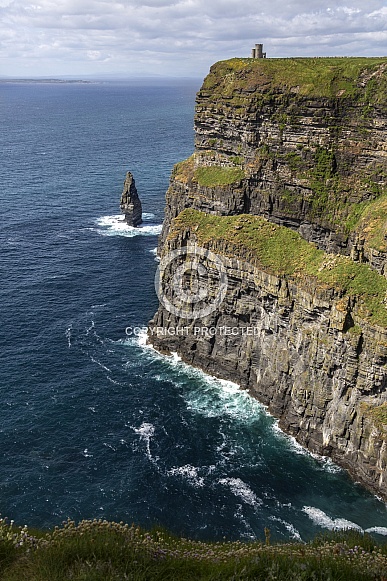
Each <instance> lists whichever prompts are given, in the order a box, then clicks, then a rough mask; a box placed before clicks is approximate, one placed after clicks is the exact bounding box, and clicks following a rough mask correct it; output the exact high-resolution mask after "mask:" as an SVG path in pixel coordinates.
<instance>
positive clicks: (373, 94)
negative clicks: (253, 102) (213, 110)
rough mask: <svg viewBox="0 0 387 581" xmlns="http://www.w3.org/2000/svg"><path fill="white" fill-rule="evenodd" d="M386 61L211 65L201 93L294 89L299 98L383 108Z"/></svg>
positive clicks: (245, 61)
mask: <svg viewBox="0 0 387 581" xmlns="http://www.w3.org/2000/svg"><path fill="white" fill-rule="evenodd" d="M386 86H387V58H385V57H384V58H366V57H333V58H332V57H327V58H286V59H283V58H281V59H259V60H258V59H249V58H234V59H230V60H226V61H220V62H218V63H216V64H214V65H213V66H212V67H211V69H210V73H209V75H208V76H207V77H206V79H205V81H204V83H203V86H202V91H204V92H208V91H211V93H212V94H213V95H214V97H215V96H216V94H218V93H221V94H222V95H223V96H227V95H228V96H230V95H232V93H233V92H234V91H235V90H237V89H238V90H239V92H240V90H241V89H248V90H249V91H251V90H255V91H258V92H259V91H261V92H263V93H268V92H269V93H270V92H272V91H273V90H274V89H277V90H278V89H281V88H283V89H284V90H285V91H287V90H288V89H290V88H293V87H297V91H298V94H299V95H305V96H313V97H333V98H339V99H345V98H347V97H351V98H357V99H360V100H362V102H364V103H365V106H366V105H367V104H370V103H372V104H377V105H386V100H387V91H386V88H387V87H386Z"/></svg>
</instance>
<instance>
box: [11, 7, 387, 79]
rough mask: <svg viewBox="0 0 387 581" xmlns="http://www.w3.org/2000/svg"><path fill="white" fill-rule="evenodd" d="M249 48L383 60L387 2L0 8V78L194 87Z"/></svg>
mask: <svg viewBox="0 0 387 581" xmlns="http://www.w3.org/2000/svg"><path fill="white" fill-rule="evenodd" d="M256 42H262V43H264V50H266V52H267V56H268V57H291V56H386V55H387V0H347V1H346V0H344V1H341V0H336V1H332V2H330V1H329V0H288V2H286V1H284V0H174V1H173V0H143V1H140V0H122V1H117V0H0V77H4V76H11V77H23V78H25V77H66V76H72V77H79V78H86V77H88V76H93V75H94V76H106V75H111V76H120V77H136V76H153V75H158V76H169V77H171V76H172V77H196V78H200V77H203V76H204V75H205V74H207V72H208V70H209V68H210V66H211V64H213V63H214V62H216V61H218V60H224V59H227V58H232V57H235V56H237V57H248V56H250V53H251V48H252V46H253V45H254V44H255V43H256Z"/></svg>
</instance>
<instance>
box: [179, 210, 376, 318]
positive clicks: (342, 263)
mask: <svg viewBox="0 0 387 581" xmlns="http://www.w3.org/2000/svg"><path fill="white" fill-rule="evenodd" d="M187 227H189V228H190V229H192V231H193V233H194V235H195V237H196V238H197V240H198V242H199V244H202V245H206V244H212V245H213V249H216V250H214V251H215V252H219V253H220V254H221V253H222V252H226V248H228V252H230V253H231V254H233V255H236V256H238V257H241V258H243V259H245V260H249V261H252V262H253V263H254V264H256V265H257V266H259V267H261V268H262V269H264V270H266V271H267V272H269V273H272V274H275V275H277V276H282V277H286V278H288V279H292V280H294V281H296V283H297V284H298V285H299V286H300V287H303V286H308V285H310V283H312V282H313V284H314V285H315V286H316V287H317V288H318V287H320V288H324V289H330V288H331V289H335V290H336V291H337V293H338V294H340V295H342V296H343V297H357V303H358V305H359V308H360V310H361V315H362V318H364V319H366V320H369V321H370V322H372V323H375V324H378V325H381V326H383V327H386V326H387V308H386V306H385V303H384V300H385V297H386V292H387V279H386V278H385V277H383V276H381V275H380V274H378V273H377V272H376V271H374V270H373V269H371V268H370V267H368V266H367V265H365V264H359V263H355V262H353V261H352V260H351V259H350V258H348V257H346V256H340V255H330V254H326V253H325V252H324V251H322V250H318V249H317V248H316V247H315V246H314V244H311V243H309V242H307V241H306V240H304V239H303V238H302V237H301V236H300V235H299V234H298V233H297V232H294V231H293V230H290V229H289V228H285V227H281V226H276V225H275V224H272V223H271V222H268V221H267V220H265V219H264V218H261V217H258V216H252V215H239V216H222V217H219V216H213V215H207V214H205V213H203V212H199V211H196V210H191V209H186V210H184V211H183V212H181V214H179V216H177V218H175V220H174V222H173V223H172V227H171V230H170V234H169V238H174V237H175V236H176V235H177V234H178V233H179V232H180V230H181V229H185V228H187ZM222 242H225V243H226V245H224V244H223V246H222ZM217 243H218V244H217ZM219 243H220V244H219ZM223 247H224V248H223Z"/></svg>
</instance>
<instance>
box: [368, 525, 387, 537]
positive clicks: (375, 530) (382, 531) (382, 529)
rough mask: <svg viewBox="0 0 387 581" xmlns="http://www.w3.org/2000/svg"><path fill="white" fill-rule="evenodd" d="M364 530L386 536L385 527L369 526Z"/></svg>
mask: <svg viewBox="0 0 387 581" xmlns="http://www.w3.org/2000/svg"><path fill="white" fill-rule="evenodd" d="M364 532H366V533H376V534H377V535H384V536H387V527H371V528H369V529H365V531H364Z"/></svg>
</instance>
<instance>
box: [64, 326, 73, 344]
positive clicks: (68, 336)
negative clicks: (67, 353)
mask: <svg viewBox="0 0 387 581" xmlns="http://www.w3.org/2000/svg"><path fill="white" fill-rule="evenodd" d="M72 328H73V326H72V325H70V326H69V327H67V329H66V331H65V335H66V339H67V345H68V348H69V349H70V347H71V330H72Z"/></svg>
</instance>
